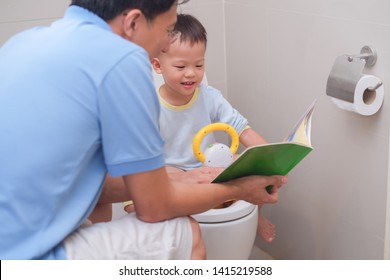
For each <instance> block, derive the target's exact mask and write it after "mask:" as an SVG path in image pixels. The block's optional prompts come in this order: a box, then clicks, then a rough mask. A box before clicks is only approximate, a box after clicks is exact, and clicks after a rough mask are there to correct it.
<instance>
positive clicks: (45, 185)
mask: <svg viewBox="0 0 390 280" xmlns="http://www.w3.org/2000/svg"><path fill="white" fill-rule="evenodd" d="M158 114H159V103H158V100H157V97H156V94H155V89H154V86H153V83H152V74H151V66H150V61H149V58H148V55H147V53H146V52H145V51H144V50H143V49H142V48H140V47H139V46H137V45H135V44H133V43H131V42H129V41H126V40H124V39H123V38H121V37H120V36H118V35H116V34H114V33H113V32H112V30H111V29H110V27H109V26H108V25H107V23H106V22H104V21H103V20H102V19H100V18H99V17H97V16H96V15H94V14H92V13H90V12H88V11H87V10H85V9H82V8H80V7H76V6H71V7H69V8H68V10H67V11H66V14H65V16H64V18H63V19H60V20H58V21H56V22H54V23H53V24H52V25H51V26H50V27H39V28H34V29H31V30H28V31H25V32H22V33H20V34H18V35H16V36H14V37H13V38H12V39H10V40H9V41H8V42H7V43H6V44H4V45H3V46H2V47H1V48H0V223H1V226H0V259H42V258H43V259H56V258H57V259H58V258H59V259H62V258H66V256H65V253H64V249H63V247H62V245H61V242H62V240H63V239H64V238H66V236H67V235H69V234H70V233H71V232H72V231H74V230H75V229H76V228H77V227H78V226H79V225H80V224H81V223H82V222H83V221H84V219H85V218H86V217H87V216H88V215H89V214H90V212H91V211H92V209H93V207H94V205H95V203H96V201H97V199H98V197H99V195H100V193H101V189H102V188H101V187H102V182H103V180H104V177H105V174H106V171H107V170H108V171H109V172H110V173H111V174H112V175H113V176H121V175H126V174H132V173H137V172H143V171H148V170H153V169H156V168H159V167H161V166H163V165H164V159H163V141H162V139H161V137H160V134H159V129H158V124H157V123H158Z"/></svg>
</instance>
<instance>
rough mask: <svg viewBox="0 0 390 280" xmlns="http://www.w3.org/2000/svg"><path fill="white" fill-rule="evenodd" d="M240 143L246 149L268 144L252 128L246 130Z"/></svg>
mask: <svg viewBox="0 0 390 280" xmlns="http://www.w3.org/2000/svg"><path fill="white" fill-rule="evenodd" d="M240 143H241V144H242V145H244V146H245V147H251V146H255V145H262V144H267V143H268V142H267V141H266V140H265V139H264V138H263V137H262V136H261V135H260V134H258V133H257V132H256V131H254V130H253V129H252V128H250V127H248V128H246V129H245V130H244V131H243V132H242V133H241V135H240Z"/></svg>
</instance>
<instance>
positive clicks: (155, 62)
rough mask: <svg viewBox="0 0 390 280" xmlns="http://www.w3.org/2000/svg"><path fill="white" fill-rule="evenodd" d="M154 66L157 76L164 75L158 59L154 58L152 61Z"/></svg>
mask: <svg viewBox="0 0 390 280" xmlns="http://www.w3.org/2000/svg"><path fill="white" fill-rule="evenodd" d="M152 66H153V69H154V71H155V72H156V73H157V74H161V73H162V71H161V64H160V60H159V59H158V58H153V59H152Z"/></svg>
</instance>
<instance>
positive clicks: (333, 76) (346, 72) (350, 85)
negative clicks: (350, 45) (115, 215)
mask: <svg viewBox="0 0 390 280" xmlns="http://www.w3.org/2000/svg"><path fill="white" fill-rule="evenodd" d="M376 61H377V52H376V50H375V48H374V47H372V46H364V47H363V48H362V49H361V51H360V54H358V55H341V56H338V57H337V58H336V60H335V62H334V64H333V67H332V70H331V72H330V74H329V77H328V82H327V84H326V94H327V95H329V96H332V97H336V98H339V99H342V100H345V101H348V102H353V98H354V97H353V95H352V94H351V93H353V92H354V89H355V86H356V83H357V82H358V81H359V79H360V77H361V75H362V74H363V69H364V67H366V66H367V67H372V66H374V65H375V63H376ZM382 84H383V83H382V82H379V83H378V84H377V85H376V86H374V87H372V88H368V90H370V91H375V90H377V89H378V88H379V87H381V86H382Z"/></svg>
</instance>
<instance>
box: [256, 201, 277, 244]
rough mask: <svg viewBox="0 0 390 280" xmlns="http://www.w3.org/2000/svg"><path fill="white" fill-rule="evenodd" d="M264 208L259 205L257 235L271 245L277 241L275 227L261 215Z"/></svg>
mask: <svg viewBox="0 0 390 280" xmlns="http://www.w3.org/2000/svg"><path fill="white" fill-rule="evenodd" d="M262 206H263V205H258V211H259V220H258V224H257V235H258V236H260V237H261V238H263V239H264V241H266V242H268V243H271V242H272V241H274V239H275V226H274V224H273V223H271V222H270V221H269V220H268V219H266V218H265V217H263V215H262V214H261V208H262Z"/></svg>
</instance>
